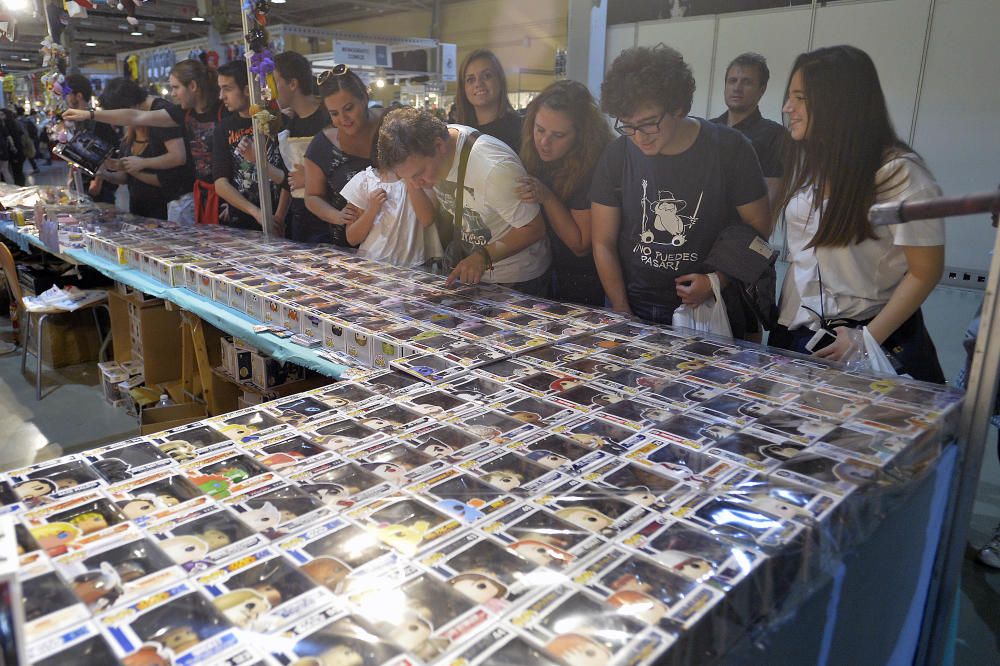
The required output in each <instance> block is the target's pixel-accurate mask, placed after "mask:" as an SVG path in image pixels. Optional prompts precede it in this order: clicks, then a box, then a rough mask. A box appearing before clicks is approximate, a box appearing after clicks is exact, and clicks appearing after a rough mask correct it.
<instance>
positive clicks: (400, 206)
mask: <svg viewBox="0 0 1000 666" xmlns="http://www.w3.org/2000/svg"><path fill="white" fill-rule="evenodd" d="M340 193H341V194H342V195H343V197H344V198H345V199H347V201H348V203H349V204H351V205H352V206H354V207H355V208H357V209H358V218H357V219H356V220H355V221H354V222H352V223H351V224H349V225H348V226H347V240H348V242H349V243H350V244H351V245H358V244H360V247H359V248H358V254H359V255H360V256H362V257H366V258H368V259H374V260H375V261H382V262H385V263H388V264H395V265H396V266H420V265H421V264H423V263H424V262H426V261H428V260H429V259H432V258H434V257H440V256H441V255H442V250H441V241H440V240H439V239H438V234H437V230H436V229H435V228H434V203H433V202H432V200H431V198H430V197H431V196H433V194H431V195H428V193H427V192H426V191H424V190H422V189H421V188H419V187H416V186H412V185H409V184H408V183H407V182H406V181H403V180H400V179H398V178H396V177H395V176H394V175H392V174H391V173H387V172H379V171H377V170H376V169H375V168H373V167H368V168H367V169H365V170H364V171H359V172H358V173H356V174H354V177H353V178H351V180H350V181H349V182H348V183H347V185H345V186H344V189H342V190H341V191H340Z"/></svg>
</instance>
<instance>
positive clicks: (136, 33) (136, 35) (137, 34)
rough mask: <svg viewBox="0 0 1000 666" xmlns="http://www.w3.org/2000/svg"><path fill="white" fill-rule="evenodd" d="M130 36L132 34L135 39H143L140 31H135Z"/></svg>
mask: <svg viewBox="0 0 1000 666" xmlns="http://www.w3.org/2000/svg"><path fill="white" fill-rule="evenodd" d="M130 34H131V35H132V36H133V37H142V33H141V32H139V31H138V30H133V31H132V32H131V33H130Z"/></svg>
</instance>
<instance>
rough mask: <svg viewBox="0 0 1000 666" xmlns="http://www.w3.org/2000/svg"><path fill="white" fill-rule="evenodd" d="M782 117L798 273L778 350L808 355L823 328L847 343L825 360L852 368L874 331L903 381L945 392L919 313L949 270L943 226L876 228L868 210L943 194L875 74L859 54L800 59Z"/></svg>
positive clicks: (785, 300)
mask: <svg viewBox="0 0 1000 666" xmlns="http://www.w3.org/2000/svg"><path fill="white" fill-rule="evenodd" d="M785 98H786V102H785V107H784V109H783V111H784V112H785V113H786V114H787V116H788V129H789V133H790V134H791V137H792V139H793V141H792V142H790V145H789V146H788V152H787V155H786V159H785V169H784V176H783V178H782V182H781V186H780V189H779V192H778V202H779V205H778V206H777V209H776V210H777V211H779V217H780V212H781V211H783V212H784V219H785V223H786V229H787V235H788V254H789V263H790V265H789V268H788V272H787V273H786V274H785V281H784V284H783V285H782V288H781V296H780V299H779V308H780V311H781V313H780V316H779V320H778V323H779V327H778V328H777V330H775V331H772V332H771V337H770V344H771V345H773V346H776V347H783V348H785V349H791V350H793V351H807V349H806V343H807V342H808V341H809V340H810V339H811V338H812V337H813V336H814V331H816V330H818V328H819V326H820V324H825V326H826V328H827V329H832V331H833V332H834V333H835V334H836V339H835V340H834V341H833V342H832V343H831V344H829V345H828V346H826V347H824V348H822V349H819V350H817V351H816V352H815V353H816V355H817V356H820V357H823V358H829V359H832V360H841V359H843V358H844V357H845V356H846V355H848V353H849V352H850V351H851V349H852V346H853V345H855V344H856V339H857V334H856V333H855V332H852V331H851V329H852V328H858V327H861V326H867V327H868V331H869V332H870V333H871V335H872V336H873V337H874V338H875V340H876V341H877V342H879V343H880V344H881V345H882V347H883V348H884V349H885V350H886V351H888V352H889V353H890V356H891V358H892V359H893V360H894V361H895V364H898V365H899V366H900V372H906V373H908V374H910V375H912V376H913V377H915V378H916V379H921V380H924V381H932V382H943V381H944V376H943V374H942V372H941V367H940V365H939V364H938V360H937V352H936V351H935V349H934V344H933V342H932V341H931V338H930V336H929V335H928V333H927V329H926V327H925V326H924V322H923V317H922V315H921V313H920V306H921V304H922V303H923V302H924V300H925V299H926V298H927V296H928V295H929V294H930V293H931V291H932V290H933V289H934V287H935V285H936V284H937V282H938V280H939V279H940V278H941V272H942V270H943V266H944V224H943V222H942V220H923V221H918V222H910V223H908V224H899V225H890V226H888V227H873V226H872V225H871V223H870V222H869V221H868V209H869V208H870V207H871V206H872V205H873V204H875V203H886V202H901V201H907V200H910V199H922V198H926V197H931V196H935V195H938V194H940V191H941V190H940V188H939V187H938V186H937V184H936V183H935V182H934V177H933V176H932V175H931V173H930V171H929V170H928V169H927V166H926V165H925V164H924V162H923V160H922V159H921V158H920V156H919V155H917V154H916V153H915V152H914V151H913V149H912V148H910V147H909V146H908V145H906V144H905V143H904V142H903V141H902V140H901V139H900V138H899V137H898V136H897V135H896V132H895V130H894V129H893V126H892V121H891V120H890V119H889V112H888V109H887V107H886V103H885V96H884V95H883V93H882V86H881V84H880V83H879V78H878V72H877V71H876V69H875V64H874V63H873V62H872V60H871V58H870V57H869V56H868V54H867V53H865V52H864V51H861V50H860V49H857V48H855V47H853V46H832V47H827V48H822V49H817V50H815V51H811V52H809V53H804V54H802V55H800V56H799V57H798V58H797V59H796V60H795V64H794V66H793V68H792V75H791V78H790V79H789V82H788V88H787V90H786V93H785Z"/></svg>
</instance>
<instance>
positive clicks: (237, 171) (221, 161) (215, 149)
mask: <svg viewBox="0 0 1000 666" xmlns="http://www.w3.org/2000/svg"><path fill="white" fill-rule="evenodd" d="M246 136H253V120H252V119H251V118H244V117H243V116H241V115H239V114H238V113H234V114H232V115H230V116H229V117H227V118H223V119H222V120H221V121H220V122H219V123H217V124H216V126H215V135H214V137H213V145H212V180H213V182H214V181H216V180H218V179H220V178H227V179H228V180H229V182H230V183H231V184H232V185H233V187H235V188H236V190H237V191H238V192H239V193H240V194H242V195H243V196H244V197H245V198H246V200H247V201H249V202H250V203H252V204H254V205H256V206H259V205H260V191H259V189H258V187H257V166H256V165H255V164H253V163H251V162H248V161H247V160H245V159H243V157H242V156H241V155H240V152H239V150H238V147H239V144H240V141H241V140H242V139H243V137H246ZM267 161H268V162H269V163H271V164H272V165H273V166H276V167H278V168H279V169H281V170H282V171H284V169H285V163H284V162H283V161H282V159H281V154H280V153H279V152H278V142H277V141H268V143H267ZM280 194H281V189H280V188H279V187H278V186H277V185H275V184H274V183H271V208H272V210H277V208H278V197H279V195H280ZM219 223H220V224H222V225H224V226H227V227H236V228H238V229H260V225H259V224H258V223H257V221H256V220H255V219H253V217H252V216H250V215H248V214H246V213H244V212H243V211H241V210H240V209H238V208H237V207H236V206H233V205H232V204H230V203H228V202H226V201H225V200H223V199H221V198H220V199H219Z"/></svg>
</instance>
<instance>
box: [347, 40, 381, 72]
mask: <svg viewBox="0 0 1000 666" xmlns="http://www.w3.org/2000/svg"><path fill="white" fill-rule="evenodd" d="M333 57H334V60H336V61H337V64H341V63H343V64H345V65H354V66H363V65H367V66H369V67H389V65H390V64H391V63H390V60H389V47H388V46H387V45H385V44H370V43H368V42H348V41H344V40H337V41H336V42H335V43H334V45H333Z"/></svg>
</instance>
